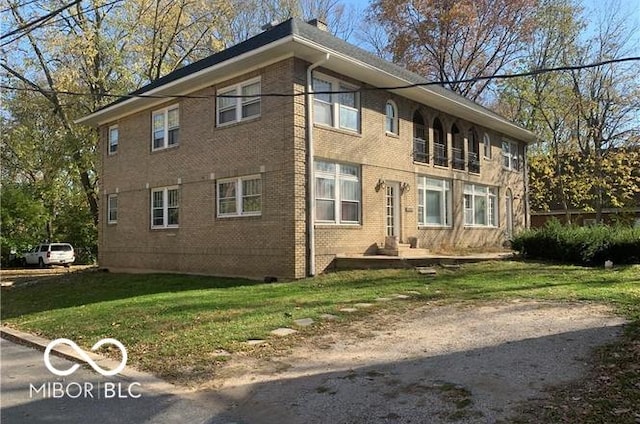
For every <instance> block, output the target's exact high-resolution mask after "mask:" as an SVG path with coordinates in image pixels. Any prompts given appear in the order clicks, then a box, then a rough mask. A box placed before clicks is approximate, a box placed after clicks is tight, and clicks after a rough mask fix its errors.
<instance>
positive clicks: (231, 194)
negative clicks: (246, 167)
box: [218, 175, 262, 217]
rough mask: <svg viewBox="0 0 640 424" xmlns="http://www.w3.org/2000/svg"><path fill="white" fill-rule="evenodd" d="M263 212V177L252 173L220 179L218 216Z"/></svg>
mask: <svg viewBox="0 0 640 424" xmlns="http://www.w3.org/2000/svg"><path fill="white" fill-rule="evenodd" d="M260 214H262V177H261V176H260V175H251V176H244V177H235V178H226V179H223V180H218V217H230V216H256V215H260Z"/></svg>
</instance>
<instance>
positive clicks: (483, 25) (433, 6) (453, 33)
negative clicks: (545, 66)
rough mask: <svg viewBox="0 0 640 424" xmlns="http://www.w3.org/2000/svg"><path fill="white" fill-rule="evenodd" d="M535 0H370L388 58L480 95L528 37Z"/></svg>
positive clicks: (372, 17)
mask: <svg viewBox="0 0 640 424" xmlns="http://www.w3.org/2000/svg"><path fill="white" fill-rule="evenodd" d="M536 3H537V1H536V0H375V1H374V2H373V3H372V4H371V9H370V13H369V19H370V20H371V21H372V22H373V23H377V24H379V25H381V26H382V27H383V28H384V30H385V32H386V36H387V38H386V39H387V45H386V49H387V50H388V51H389V52H390V55H391V56H392V58H393V61H394V62H396V63H399V64H402V65H404V66H405V67H407V68H408V69H410V70H412V71H414V72H416V73H418V74H420V75H423V76H425V77H428V78H431V79H433V80H434V81H443V86H445V87H447V88H449V89H451V90H453V91H455V92H457V93H459V94H461V95H463V96H465V97H468V98H470V99H472V100H481V99H482V98H483V94H485V93H486V91H487V89H488V87H489V86H490V85H491V81H490V80H481V81H477V80H475V79H476V78H478V77H487V76H492V75H495V74H497V73H500V72H503V71H506V70H508V69H510V68H511V66H512V65H513V64H514V61H515V60H516V59H517V58H518V57H520V55H521V54H522V51H523V47H524V45H525V44H526V43H527V42H528V41H530V40H531V32H532V29H533V24H534V16H535V12H536Z"/></svg>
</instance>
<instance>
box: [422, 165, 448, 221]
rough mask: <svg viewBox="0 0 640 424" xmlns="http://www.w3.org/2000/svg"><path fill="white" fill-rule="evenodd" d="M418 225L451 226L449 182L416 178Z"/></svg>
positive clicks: (423, 177)
mask: <svg viewBox="0 0 640 424" xmlns="http://www.w3.org/2000/svg"><path fill="white" fill-rule="evenodd" d="M418 224H419V225H426V226H440V227H446V226H450V225H451V182H450V181H449V180H441V179H436V178H428V177H425V176H418Z"/></svg>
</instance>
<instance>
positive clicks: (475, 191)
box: [462, 184, 499, 228]
mask: <svg viewBox="0 0 640 424" xmlns="http://www.w3.org/2000/svg"><path fill="white" fill-rule="evenodd" d="M467 196H468V197H467ZM477 198H484V199H485V205H486V207H485V211H484V221H485V224H482V223H478V222H476V207H477V206H476V199H477ZM462 201H463V211H464V212H463V214H464V225H465V227H480V228H485V227H486V228H497V227H498V225H499V221H498V219H499V211H498V209H499V207H498V189H497V187H490V186H484V185H479V184H465V185H464V194H463V197H462ZM469 216H470V217H471V220H469V219H468V217H469Z"/></svg>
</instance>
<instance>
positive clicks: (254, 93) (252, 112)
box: [217, 78, 261, 126]
mask: <svg viewBox="0 0 640 424" xmlns="http://www.w3.org/2000/svg"><path fill="white" fill-rule="evenodd" d="M225 96H228V97H225ZM260 103H261V97H260V78H257V79H256V78H254V79H252V80H249V81H245V82H242V83H240V84H236V85H233V86H231V87H225V88H221V89H220V90H218V102H217V104H218V111H217V117H218V126H222V125H226V124H231V123H233V122H240V121H244V120H247V119H252V118H257V117H258V116H260Z"/></svg>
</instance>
